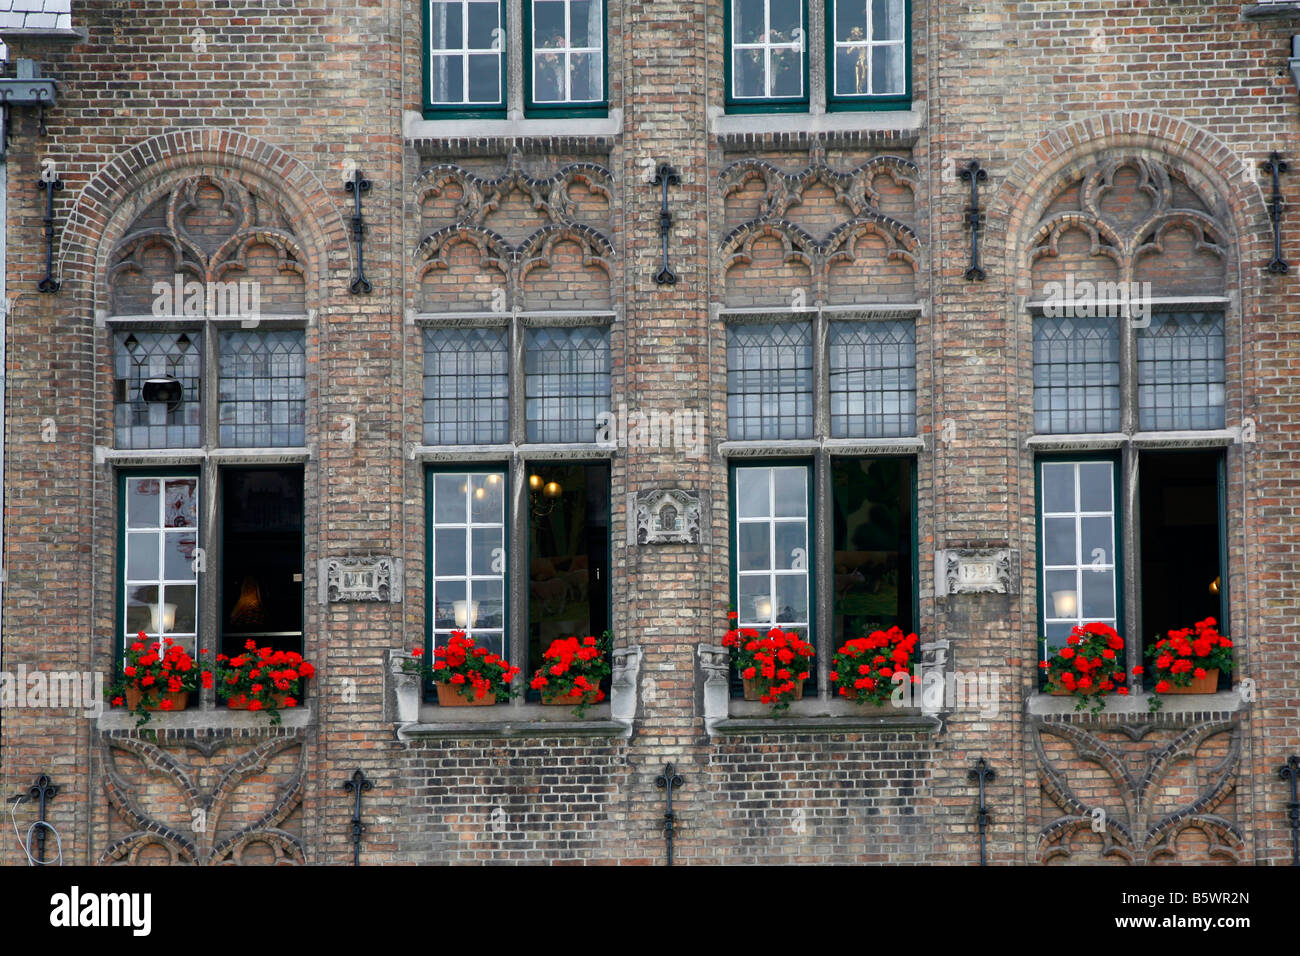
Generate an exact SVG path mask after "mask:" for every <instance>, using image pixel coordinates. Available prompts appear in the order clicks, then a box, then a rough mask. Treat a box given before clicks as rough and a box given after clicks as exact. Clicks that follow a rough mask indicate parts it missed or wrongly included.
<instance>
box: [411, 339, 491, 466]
mask: <svg viewBox="0 0 1300 956" xmlns="http://www.w3.org/2000/svg"><path fill="white" fill-rule="evenodd" d="M509 364H510V349H509V335H508V333H507V330H505V329H502V328H494V329H425V331H424V443H425V444H426V445H475V444H492V443H501V442H505V441H507V440H508V439H509V428H510V408H509V401H510V381H509V380H510V368H509Z"/></svg>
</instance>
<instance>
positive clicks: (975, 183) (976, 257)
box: [958, 159, 989, 282]
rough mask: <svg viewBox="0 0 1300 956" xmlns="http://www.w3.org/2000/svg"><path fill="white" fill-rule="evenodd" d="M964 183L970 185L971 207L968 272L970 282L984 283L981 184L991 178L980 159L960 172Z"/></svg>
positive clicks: (968, 215)
mask: <svg viewBox="0 0 1300 956" xmlns="http://www.w3.org/2000/svg"><path fill="white" fill-rule="evenodd" d="M958 175H959V176H961V178H962V180H963V181H964V182H969V183H970V205H969V206H967V207H966V228H968V229H969V230H970V268H969V269H967V270H966V279H967V281H969V282H983V281H984V279H985V278H986V275H985V273H984V269H983V267H982V266H980V229H981V227H982V226H983V225H984V214H983V213H981V212H980V183H982V182H984V180H986V179H988V178H989V174H988V172H987V171H986V170H985V169H984V167H982V166H981V165H980V161H979V160H978V159H972V160H971V161H970V165H969V166H966V167H965V168H963V169H961V170H960V171H959V172H958Z"/></svg>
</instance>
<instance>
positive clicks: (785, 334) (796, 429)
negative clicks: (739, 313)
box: [727, 322, 813, 441]
mask: <svg viewBox="0 0 1300 956" xmlns="http://www.w3.org/2000/svg"><path fill="white" fill-rule="evenodd" d="M812 404H813V403H812V326H811V325H809V324H808V323H807V322H779V323H776V324H773V325H737V326H732V327H731V328H729V329H728V330H727V423H728V424H727V434H728V436H729V437H730V438H732V439H733V440H736V441H765V440H770V439H780V438H811V437H812V430H813V408H812Z"/></svg>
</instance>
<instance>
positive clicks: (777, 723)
mask: <svg viewBox="0 0 1300 956" xmlns="http://www.w3.org/2000/svg"><path fill="white" fill-rule="evenodd" d="M942 727H943V721H942V720H940V718H938V717H936V716H932V715H928V714H923V713H921V711H920V710H919V709H918V708H915V707H890V706H882V707H867V706H861V705H858V704H852V703H849V702H848V701H845V700H820V699H817V698H808V699H805V700H796V701H792V702H791V704H790V709H789V710H787V711H786V712H785V713H784V714H781V715H780V716H777V715H774V714H773V713H772V708H771V705H769V704H764V703H761V702H759V701H752V700H739V699H736V700H732V701H730V702H729V705H728V708H727V716H726V717H724V718H722V719H720V720H714V721H710V722H709V728H708V729H709V733H710V734H712V735H714V736H718V735H723V736H726V735H730V734H750V733H778V734H779V733H791V734H794V733H803V734H807V733H858V732H864V731H865V732H868V733H870V732H874V731H913V732H921V733H936V732H938V731H939V730H941V729H942Z"/></svg>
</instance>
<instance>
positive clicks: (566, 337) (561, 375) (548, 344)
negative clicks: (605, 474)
mask: <svg viewBox="0 0 1300 956" xmlns="http://www.w3.org/2000/svg"><path fill="white" fill-rule="evenodd" d="M524 373H525V374H524V379H525V383H524V390H525V402H524V417H525V421H526V425H527V434H528V441H530V442H594V441H595V440H596V418H597V416H599V415H601V414H602V413H605V412H608V411H609V408H610V402H609V389H610V375H609V373H610V364H609V329H607V328H585V327H579V328H530V329H528V330H527V333H526V338H525V357H524Z"/></svg>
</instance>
